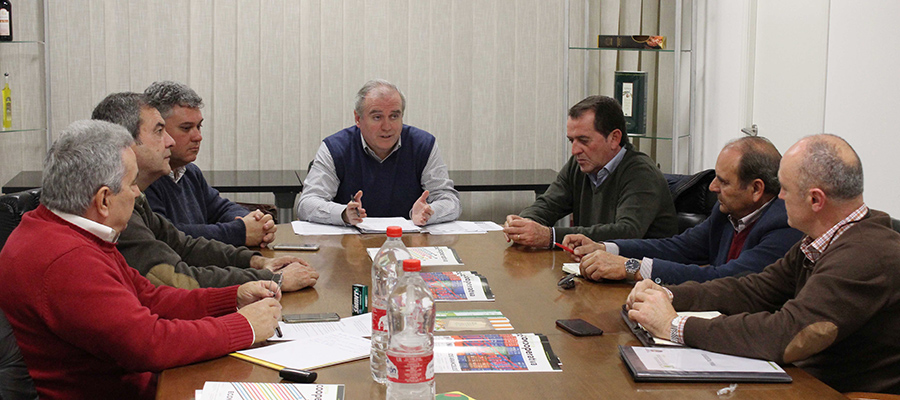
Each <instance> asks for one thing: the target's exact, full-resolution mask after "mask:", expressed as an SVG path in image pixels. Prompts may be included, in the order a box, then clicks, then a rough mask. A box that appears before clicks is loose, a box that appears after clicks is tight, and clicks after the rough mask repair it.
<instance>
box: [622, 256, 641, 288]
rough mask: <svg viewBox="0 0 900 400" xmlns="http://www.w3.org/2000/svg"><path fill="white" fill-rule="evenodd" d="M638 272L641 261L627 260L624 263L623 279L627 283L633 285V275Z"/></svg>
mask: <svg viewBox="0 0 900 400" xmlns="http://www.w3.org/2000/svg"><path fill="white" fill-rule="evenodd" d="M640 270H641V260H638V259H637V258H629V259H628V261H625V279H626V280H627V281H628V282H631V283H634V281H635V278H634V275H635V274H637V272H638V271H640Z"/></svg>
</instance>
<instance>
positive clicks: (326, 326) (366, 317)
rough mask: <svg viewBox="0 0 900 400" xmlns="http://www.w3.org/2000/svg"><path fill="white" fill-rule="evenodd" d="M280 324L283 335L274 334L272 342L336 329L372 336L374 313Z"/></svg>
mask: <svg viewBox="0 0 900 400" xmlns="http://www.w3.org/2000/svg"><path fill="white" fill-rule="evenodd" d="M278 326H280V327H281V333H282V334H283V335H282V337H278V336H274V335H273V336H272V337H270V338H269V341H270V342H285V341H289V340H299V339H306V338H310V337H314V336H320V335H324V334H326V333H329V332H334V331H341V332H345V333H349V334H351V335H353V336H359V337H370V336H372V313H365V314H360V315H354V316H352V317H347V318H341V320H340V321H334V322H304V323H299V324H288V323H284V322H278Z"/></svg>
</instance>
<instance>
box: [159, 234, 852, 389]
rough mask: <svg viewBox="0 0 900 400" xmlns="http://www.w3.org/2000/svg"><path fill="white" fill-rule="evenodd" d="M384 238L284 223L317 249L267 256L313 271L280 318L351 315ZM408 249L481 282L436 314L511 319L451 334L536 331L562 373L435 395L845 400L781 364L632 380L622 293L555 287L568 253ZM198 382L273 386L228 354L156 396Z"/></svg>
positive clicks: (167, 383) (491, 381)
mask: <svg viewBox="0 0 900 400" xmlns="http://www.w3.org/2000/svg"><path fill="white" fill-rule="evenodd" d="M384 240H385V236H384V235H376V234H368V235H344V236H297V235H294V234H293V233H292V230H291V227H290V225H288V224H282V225H280V226H279V229H278V233H277V237H276V240H275V243H316V244H319V246H320V249H319V250H318V251H316V252H283V251H278V252H273V251H271V250H265V249H264V250H263V253H264V254H266V255H273V254H275V255H298V256H300V257H302V258H304V259H305V260H307V261H309V262H310V264H311V265H313V266H314V267H315V268H316V269H317V270H318V271H319V273H320V278H319V280H318V283H317V284H316V286H315V287H314V288H309V289H304V290H301V291H299V292H295V293H286V294H285V295H284V297H283V299H282V305H283V307H284V308H283V312H284V313H316V312H337V313H338V314H340V315H341V317H348V316H350V315H351V285H352V284H354V283H362V284H367V285H369V284H370V283H371V282H370V280H371V278H370V268H371V260H370V259H369V257H368V255H367V254H366V251H365V249H366V248H371V247H380V246H381V244H382V243H383V242H384ZM403 241H404V243H405V244H406V245H407V246H412V247H418V246H449V247H452V248H453V249H455V250H456V251H457V253H458V255H459V257H460V258H461V259H462V262H463V263H465V265H464V266H444V267H424V268H423V271H454V270H472V271H477V272H479V273H480V274H482V275H484V276H485V277H486V278H487V280H488V282H489V284H490V287H491V290H492V291H493V293H494V295H495V301H493V302H458V303H444V302H441V303H437V306H436V308H437V310H438V311H443V310H447V311H450V310H469V309H488V310H492V309H496V310H500V311H502V312H503V314H504V316H506V317H507V318H509V320H510V322H511V323H512V326H513V327H514V330H513V331H491V332H484V331H481V332H453V333H441V334H470V333H510V332H520V333H542V334H544V335H546V336H547V337H548V339H549V342H550V345H551V347H552V349H553V352H554V353H555V354H556V355H557V356H558V357H559V359H560V361H561V363H562V371H561V372H523V373H457V374H448V373H440V374H435V380H436V385H437V393H444V392H450V391H461V392H463V393H465V394H467V395H469V396H472V397H473V398H475V399H478V400H489V399H543V398H548V399H597V398H607V399H723V398H727V399H787V398H789V399H816V400H826V399H844V400H846V397H844V396H842V395H841V394H840V393H838V392H836V391H835V390H833V389H831V388H830V387H828V386H827V385H825V384H824V383H822V382H821V381H819V380H817V379H815V378H814V377H812V376H810V375H809V374H807V373H806V372H804V371H803V370H801V369H799V368H796V367H793V366H786V367H785V370H786V371H787V372H788V374H789V375H791V377H792V378H793V383H789V384H750V383H740V384H738V386H737V389H736V390H735V391H734V393H732V394H730V395H727V396H719V395H717V394H716V392H717V391H718V390H719V389H722V388H723V387H727V386H728V382H724V383H636V382H634V380H633V379H632V377H631V375H630V374H629V372H628V369H627V367H626V366H625V364H624V363H623V362H622V360H621V358H620V356H619V351H618V348H617V346H618V345H628V346H639V345H640V342H638V340H637V339H636V338H635V337H634V336H633V335H632V333H631V331H630V330H629V329H628V327H627V325H626V324H625V323H624V322H623V321H622V319H621V316H620V313H619V311H620V309H621V306H622V304H623V302H624V300H625V297H626V296H627V294H628V292H629V291H630V289H631V287H630V285H628V284H626V283H622V282H603V283H595V282H587V281H582V280H577V283H576V285H575V287H574V288H572V289H569V290H565V289H560V288H558V287H557V281H558V280H559V279H560V278H561V277H563V276H564V275H565V273H563V272H562V270H561V268H562V263H564V262H571V259H570V257H569V255H568V253H565V252H562V251H558V250H557V251H554V250H543V249H530V248H525V247H521V246H517V245H515V246H511V245H510V244H508V243H507V242H506V240H505V238H504V235H503V233H502V232H489V233H487V234H470V235H425V234H405V235H403ZM568 318H582V319H584V320H586V321H587V322H589V323H591V324H593V325H595V326H597V327H599V328H601V329H602V330H603V331H604V333H603V335H601V336H592V337H575V336H572V335H571V334H569V333H566V332H565V331H563V330H561V329H558V328H557V327H556V325H555V321H556V320H557V319H568ZM316 371H317V372H318V375H319V377H318V380H317V383H328V384H344V385H345V389H346V396H345V398H347V399H383V398H385V387H384V386H381V385H379V384H376V383H374V382H373V381H372V378H371V375H370V373H369V362H368V359H366V360H358V361H352V362H347V363H343V364H339V365H334V366H329V367H324V368H319V369H317V370H316ZM206 381H225V382H229V381H244V382H281V379H280V378H279V376H278V372H276V371H275V370H272V369H269V368H265V367H262V366H258V365H255V364H251V363H249V362H246V361H242V360H239V359H237V358H234V357H228V356H226V357H221V358H218V359H214V360H211V361H207V362H201V363H197V364H193V365H188V366H184V367H179V368H174V369H169V370H166V371H163V372H162V374H161V376H160V379H159V386H158V391H157V398H158V399H191V398H193V395H194V391H195V390H197V389H201V388H202V387H203V384H204V382H206Z"/></svg>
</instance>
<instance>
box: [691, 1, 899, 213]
mask: <svg viewBox="0 0 900 400" xmlns="http://www.w3.org/2000/svg"><path fill="white" fill-rule="evenodd" d="M752 1H753V0H745V1H736V2H717V1H707V2H706V3H705V8H706V13H705V14H704V15H703V16H702V18H703V20H704V23H705V34H703V35H702V37H701V40H704V41H705V43H704V46H703V47H702V53H703V54H704V55H703V61H702V62H701V64H702V70H701V71H702V78H701V79H700V84H699V85H698V100H699V104H698V113H700V114H699V115H698V121H699V123H698V130H699V134H698V139H702V141H701V144H699V145H698V146H699V147H700V148H701V150H700V151H702V153H699V154H700V156H698V157H696V158H695V168H696V169H702V168H712V167H713V166H714V165H715V159H716V156H717V154H718V151H719V150H720V149H721V146H722V145H724V144H725V142H726V141H728V140H729V139H732V138H735V137H737V136H739V129H740V128H741V127H744V121H743V120H742V115H743V114H742V113H743V112H744V111H745V103H744V99H743V98H742V95H741V90H740V83H741V82H743V79H746V76H742V68H744V64H743V63H744V61H746V57H748V54H746V53H745V52H744V51H745V49H744V48H742V47H741V46H739V45H738V43H740V42H741V41H742V40H746V39H747V35H748V34H753V30H752V29H751V28H752V26H753V25H752V24H750V23H748V21H750V20H751V8H752V7H751V5H752ZM897 15H900V3H897V2H894V1H890V0H882V1H875V0H867V1H863V2H859V1H851V0H831V1H830V2H825V1H819V0H792V1H780V0H758V1H757V13H756V24H755V27H756V30H755V38H756V40H757V41H756V52H755V54H754V56H755V58H756V60H755V63H754V65H755V72H754V74H753V79H754V82H753V83H754V85H753V87H754V93H753V96H752V99H753V103H752V116H753V118H752V119H753V121H754V122H755V123H757V124H759V126H760V135H762V136H766V137H768V138H769V139H771V140H772V141H773V143H775V145H776V147H778V149H779V150H780V151H782V152H784V151H785V150H787V148H788V147H790V145H791V144H793V143H795V142H796V141H797V140H799V139H800V138H802V137H803V136H807V135H810V134H815V133H820V132H829V133H834V134H837V135H840V136H842V137H844V138H845V139H847V141H849V142H850V144H851V145H853V146H854V148H855V149H856V150H857V152H858V153H859V155H860V157H861V159H862V162H863V168H864V171H865V176H866V188H865V199H866V202H867V203H868V204H869V205H870V206H871V207H873V208H876V209H881V210H885V211H888V212H889V213H892V214H894V215H898V216H900V202H897V201H895V200H894V196H896V194H897V193H898V192H900V179H898V178H897V177H896V176H895V173H894V171H895V170H896V169H897V167H896V162H895V161H894V160H896V159H897V156H896V153H897V149H898V148H900V139H897V138H896V137H895V136H894V134H893V132H892V130H893V129H892V128H893V126H892V124H893V123H894V121H895V120H896V115H897V113H898V112H897V110H898V109H900V98H898V92H900V76H898V75H897V73H896V71H897V70H898V69H900V56H898V55H897V54H896V53H895V52H892V51H890V50H888V49H889V48H890V47H891V45H890V43H891V41H890V39H891V38H894V37H897V36H898V35H900V25H898V24H897V23H896V16H897ZM726 38H727V40H726ZM867 38H871V39H867ZM696 147H697V146H695V148H696ZM697 163H699V164H700V165H697Z"/></svg>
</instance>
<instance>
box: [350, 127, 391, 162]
mask: <svg viewBox="0 0 900 400" xmlns="http://www.w3.org/2000/svg"><path fill="white" fill-rule="evenodd" d="M401 138H402V137H399V136H398V137H397V144H395V145H394V148H393V149H391V152H390V153H388V155H387V157H385V158H384V160H387V159H388V157H390V156H391V154H394V153H395V152H397V150H400V140H401ZM359 140H361V141H362V146H363V150H365V151H366V153H367V154H368V155H369V156H371V157H372V158H374V159H375V160H376V161H378V162H379V163H381V162H384V160H382V159H381V157H378V155H377V154H375V151H374V150H372V148H370V147H369V144H368V143H366V138H364V137H363V135H362V132H360V134H359Z"/></svg>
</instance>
